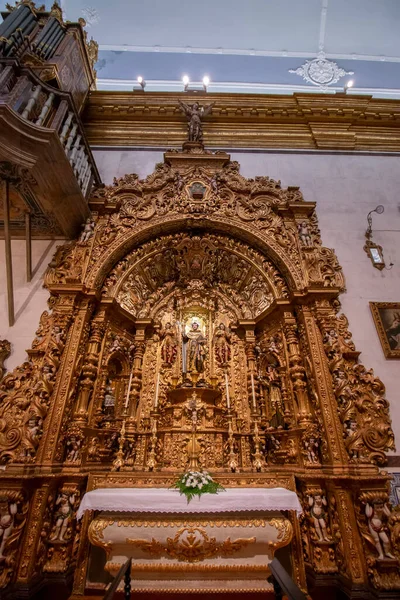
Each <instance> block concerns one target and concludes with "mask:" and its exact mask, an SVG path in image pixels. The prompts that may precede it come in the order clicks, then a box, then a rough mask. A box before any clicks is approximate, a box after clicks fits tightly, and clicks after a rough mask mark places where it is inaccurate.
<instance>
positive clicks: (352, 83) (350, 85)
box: [343, 79, 354, 94]
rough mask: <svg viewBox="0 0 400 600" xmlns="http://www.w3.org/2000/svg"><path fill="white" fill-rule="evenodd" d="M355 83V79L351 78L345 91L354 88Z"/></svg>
mask: <svg viewBox="0 0 400 600" xmlns="http://www.w3.org/2000/svg"><path fill="white" fill-rule="evenodd" d="M353 85H354V81H353V80H352V79H350V81H348V82H347V83H346V84H345V86H344V88H343V91H344V93H345V94H347V90H349V89H350V88H352V87H353Z"/></svg>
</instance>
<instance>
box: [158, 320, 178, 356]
mask: <svg viewBox="0 0 400 600" xmlns="http://www.w3.org/2000/svg"><path fill="white" fill-rule="evenodd" d="M161 339H162V342H161V358H162V360H163V363H164V365H165V366H168V367H170V366H171V365H173V364H174V362H175V358H176V354H177V350H178V338H177V333H176V327H175V326H174V325H172V324H171V323H170V322H168V323H165V325H164V327H163V328H162V330H161Z"/></svg>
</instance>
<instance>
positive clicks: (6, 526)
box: [0, 502, 18, 562]
mask: <svg viewBox="0 0 400 600" xmlns="http://www.w3.org/2000/svg"><path fill="white" fill-rule="evenodd" d="M17 511H18V507H17V504H16V503H15V502H11V503H10V504H8V503H7V508H6V510H4V511H3V510H0V562H3V560H4V559H5V556H4V548H5V545H6V542H7V539H8V538H9V537H10V535H11V532H12V530H13V528H14V519H15V515H16V514H17Z"/></svg>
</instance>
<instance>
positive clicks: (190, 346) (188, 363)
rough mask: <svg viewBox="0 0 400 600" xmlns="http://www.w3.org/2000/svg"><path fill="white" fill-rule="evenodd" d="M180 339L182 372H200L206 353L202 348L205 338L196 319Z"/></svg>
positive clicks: (202, 368)
mask: <svg viewBox="0 0 400 600" xmlns="http://www.w3.org/2000/svg"><path fill="white" fill-rule="evenodd" d="M182 340H183V352H182V355H183V356H182V365H183V372H184V373H191V372H193V371H194V372H195V371H197V373H202V372H203V371H204V361H205V355H206V351H205V348H204V346H205V343H206V338H205V337H204V335H203V334H202V332H201V331H200V328H199V324H198V323H197V322H196V321H193V323H192V326H191V328H190V330H189V331H187V332H184V333H183V336H182Z"/></svg>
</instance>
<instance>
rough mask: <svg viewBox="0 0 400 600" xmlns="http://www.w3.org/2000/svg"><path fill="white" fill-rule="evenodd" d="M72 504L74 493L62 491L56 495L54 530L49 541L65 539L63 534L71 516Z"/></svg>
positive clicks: (62, 540)
mask: <svg viewBox="0 0 400 600" xmlns="http://www.w3.org/2000/svg"><path fill="white" fill-rule="evenodd" d="M74 504H75V494H68V492H65V491H62V492H61V493H60V494H59V495H58V498H57V500H56V507H57V511H56V514H55V525H54V531H53V534H52V536H51V538H50V541H52V542H55V541H56V540H59V541H60V542H64V541H65V534H66V532H67V528H68V525H69V524H70V522H71V520H72V516H73V507H74Z"/></svg>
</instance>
